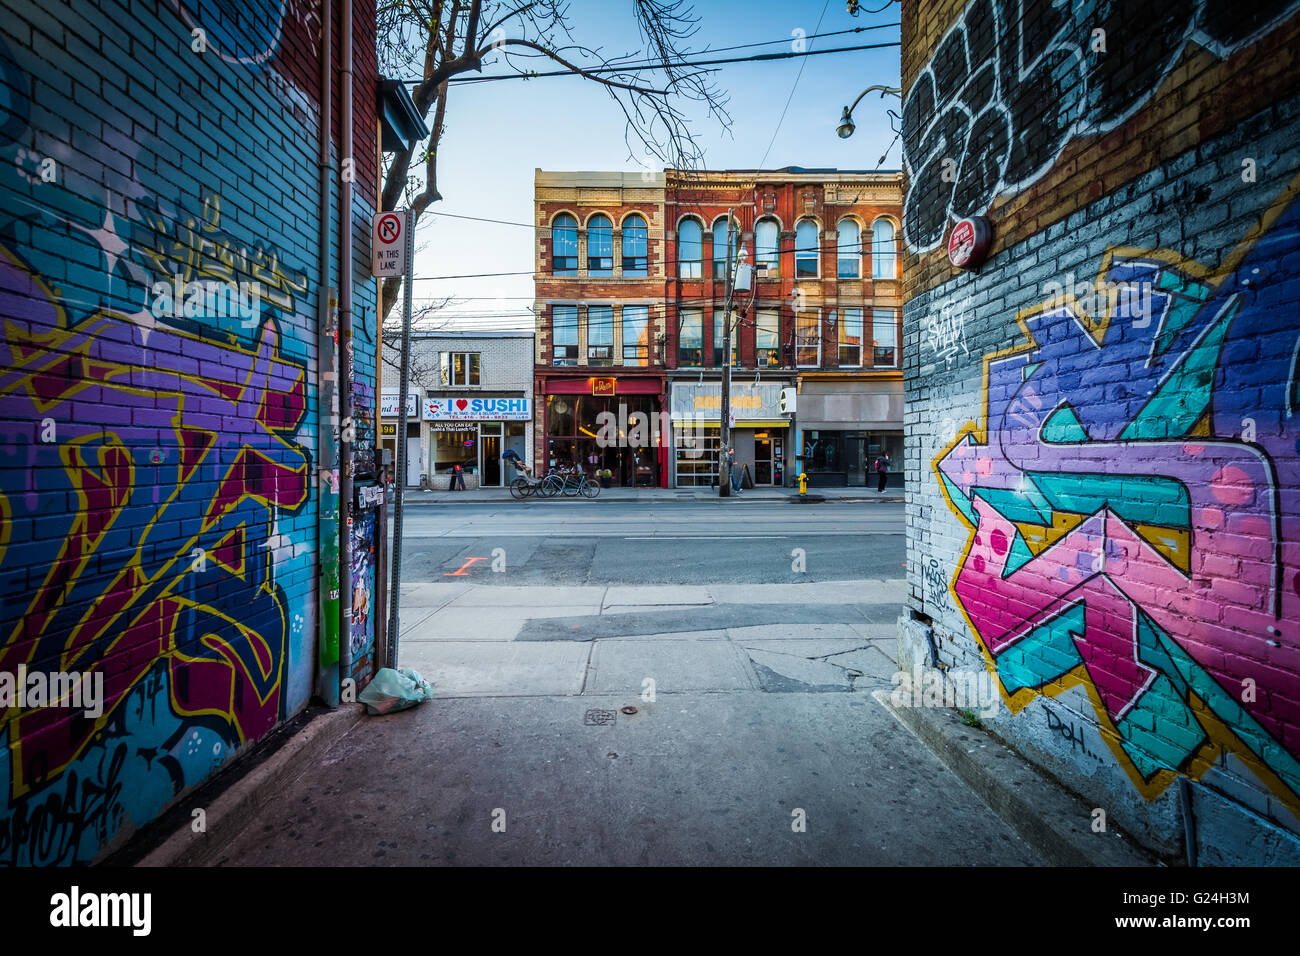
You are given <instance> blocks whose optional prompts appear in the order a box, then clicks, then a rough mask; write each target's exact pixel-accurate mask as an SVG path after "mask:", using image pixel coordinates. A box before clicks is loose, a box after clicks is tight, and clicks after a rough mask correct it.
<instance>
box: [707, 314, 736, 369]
mask: <svg viewBox="0 0 1300 956" xmlns="http://www.w3.org/2000/svg"><path fill="white" fill-rule="evenodd" d="M726 337H727V313H726V312H724V311H723V310H722V309H714V310H713V364H714V365H717V366H719V367H721V366H723V365H725V364H726V352H727V346H726V342H725V341H724V339H725V338H726ZM739 365H740V326H739V325H735V324H733V325H732V327H731V367H732V368H737V367H738V366H739Z"/></svg>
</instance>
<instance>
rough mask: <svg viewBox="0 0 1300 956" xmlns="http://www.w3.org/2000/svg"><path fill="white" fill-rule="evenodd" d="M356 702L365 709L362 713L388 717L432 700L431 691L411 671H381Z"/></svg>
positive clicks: (381, 669) (382, 668) (385, 668)
mask: <svg viewBox="0 0 1300 956" xmlns="http://www.w3.org/2000/svg"><path fill="white" fill-rule="evenodd" d="M357 700H359V701H361V703H363V704H365V705H366V713H369V714H391V713H393V712H395V711H399V710H406V708H408V707H414V706H415V705H416V704H422V703H424V702H425V701H426V700H433V687H432V686H430V684H429V682H428V681H427V680H425V679H424V678H423V677H421V676H420V672H419V671H417V670H414V669H413V668H410V667H402V668H399V669H398V670H393V668H391V667H381V668H379V670H378V671H377V672H376V673H375V677H374V680H372V681H371V682H370V683H369V684H367V685H366V689H365V690H363V691H362V692H361V693H360V694H358V695H357Z"/></svg>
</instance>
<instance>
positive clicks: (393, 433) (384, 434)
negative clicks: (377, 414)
mask: <svg viewBox="0 0 1300 956" xmlns="http://www.w3.org/2000/svg"><path fill="white" fill-rule="evenodd" d="M379 436H380V437H381V438H396V437H397V426H396V425H382V424H381V425H380V426H379Z"/></svg>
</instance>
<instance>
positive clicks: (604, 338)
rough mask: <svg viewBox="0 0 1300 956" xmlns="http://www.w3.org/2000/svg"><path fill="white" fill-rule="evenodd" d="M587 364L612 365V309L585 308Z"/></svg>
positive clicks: (609, 307)
mask: <svg viewBox="0 0 1300 956" xmlns="http://www.w3.org/2000/svg"><path fill="white" fill-rule="evenodd" d="M587 364H588V365H613V364H614V307H613V306H612V305H589V306H587Z"/></svg>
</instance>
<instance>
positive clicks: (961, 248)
mask: <svg viewBox="0 0 1300 956" xmlns="http://www.w3.org/2000/svg"><path fill="white" fill-rule="evenodd" d="M992 244H993V226H992V225H991V224H990V223H989V221H988V219H986V218H985V217H984V216H972V217H971V218H969V219H963V220H961V221H960V222H958V223H957V225H955V226H953V227H952V232H951V233H950V234H949V236H948V259H949V261H951V262H952V264H953V265H955V266H956V267H957V268H958V269H974V268H976V267H978V266H979V265H980V263H982V262H983V261H984V258H985V257H986V256H987V255H988V252H989V246H991V245H992Z"/></svg>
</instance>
